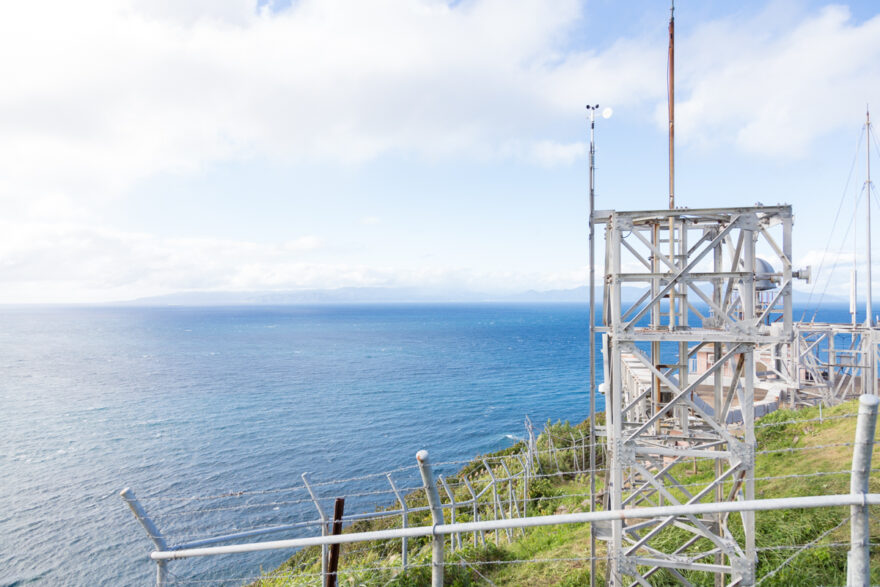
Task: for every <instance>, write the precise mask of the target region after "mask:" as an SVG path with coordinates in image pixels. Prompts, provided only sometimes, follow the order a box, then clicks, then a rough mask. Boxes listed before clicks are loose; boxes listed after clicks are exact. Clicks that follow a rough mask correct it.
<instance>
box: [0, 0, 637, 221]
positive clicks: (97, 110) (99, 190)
mask: <svg viewBox="0 0 880 587" xmlns="http://www.w3.org/2000/svg"><path fill="white" fill-rule="evenodd" d="M580 10H581V7H580V5H579V3H578V2H576V1H575V0H564V1H562V2H557V3H554V4H553V5H552V7H550V8H548V5H547V4H545V3H544V2H541V1H539V0H517V1H501V0H474V1H471V2H463V3H460V4H456V5H449V4H447V3H446V2H442V1H438V0H421V1H417V2H410V1H404V0H382V1H380V2H370V3H365V2H359V1H352V0H330V1H328V0H320V1H319V0H302V1H300V2H296V3H294V4H293V6H292V7H291V8H289V9H287V10H283V11H281V12H278V13H271V12H270V11H268V10H262V11H258V10H257V9H256V7H255V5H254V2H253V0H238V1H236V0H225V1H223V2H205V1H201V0H199V1H191V2H166V1H162V2H158V3H157V2H146V1H143V0H128V1H127V2H125V1H119V2H111V1H109V0H88V1H83V2H76V3H70V2H64V1H60V0H59V1H56V2H52V1H48V2H43V3H39V4H34V3H27V2H25V3H14V4H7V5H4V7H3V9H2V10H0V51H2V53H3V54H4V55H7V56H14V58H10V59H4V60H3V61H2V62H0V76H2V79H3V80H4V84H3V87H2V89H0V176H3V177H4V182H5V185H2V186H0V188H2V193H3V196H4V199H5V200H9V199H10V198H12V199H15V198H19V197H23V196H27V197H29V198H37V197H43V195H44V194H45V193H47V192H58V191H63V192H67V193H74V194H77V196H78V197H80V198H86V197H87V198H92V199H94V198H99V201H100V198H106V197H111V196H113V195H116V194H119V193H121V192H124V191H125V190H126V189H127V188H128V187H130V186H131V185H132V184H133V183H134V182H136V181H138V180H140V179H142V178H145V177H149V176H151V175H154V174H156V173H160V172H171V173H176V172H185V173H190V172H194V171H198V170H199V169H200V168H202V166H204V165H206V164H208V163H212V162H215V161H223V160H226V159H232V158H235V159H240V158H247V157H269V158H274V159H278V160H282V161H283V160H290V159H296V160H302V159H305V160H315V159H320V160H329V161H333V162H338V161H342V162H360V161H366V160H369V159H372V158H375V157H377V156H379V155H382V154H384V153H388V152H392V151H398V152H399V151H408V152H416V153H421V154H423V155H427V156H438V155H456V156H462V155H463V156H467V155H478V156H481V157H487V156H488V157H493V156H498V155H501V154H503V153H502V150H503V145H504V144H505V143H506V142H509V141H519V142H521V143H523V144H524V145H527V146H528V145H532V144H533V145H534V151H535V152H536V153H537V159H538V161H539V163H542V164H543V163H545V162H546V161H545V160H546V159H547V157H548V156H549V157H550V158H551V159H554V160H555V159H556V158H557V157H556V156H555V155H554V154H548V149H547V145H550V144H552V143H553V142H554V139H553V138H552V137H549V136H548V132H549V131H548V130H547V129H548V127H549V126H552V125H550V124H548V122H552V121H553V120H558V118H557V117H560V116H561V115H563V113H564V117H565V118H570V117H572V116H582V110H583V104H582V102H583V97H582V92H583V91H587V90H589V92H590V95H591V96H596V95H601V96H608V97H609V98H610V97H612V96H613V97H617V98H620V99H623V97H624V96H638V95H640V94H641V93H642V91H643V90H644V88H645V86H646V84H647V82H646V80H645V79H644V75H643V74H644V73H645V70H644V68H637V69H636V70H631V69H629V68H627V67H626V64H627V63H632V62H641V60H640V59H637V57H638V56H639V55H638V52H639V49H638V47H635V48H634V47H632V46H631V45H626V46H625V47H626V48H622V47H624V46H623V45H621V46H615V47H614V48H612V49H611V50H610V51H609V53H608V58H607V59H604V60H603V59H602V58H600V56H598V55H592V54H591V55H579V54H566V53H565V52H564V47H563V43H564V41H565V38H566V35H567V34H568V33H570V32H571V30H572V27H573V26H574V25H575V24H576V23H577V22H578V19H579V17H580ZM630 53H632V54H630ZM627 72H628V73H627ZM524 113H527V114H524ZM569 147H571V146H570V145H569ZM529 149H531V147H529ZM529 149H527V150H529ZM572 152H574V151H570V152H569V154H567V155H564V156H563V157H562V159H563V160H570V159H571V153H572ZM557 154H558V150H557ZM9 203H10V202H8V201H7V204H9Z"/></svg>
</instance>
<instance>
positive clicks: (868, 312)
mask: <svg viewBox="0 0 880 587" xmlns="http://www.w3.org/2000/svg"><path fill="white" fill-rule="evenodd" d="M865 136H866V139H865V161H866V163H865V165H866V166H867V176H866V179H865V193H866V195H867V197H866V198H865V202H867V204H866V206H865V208H866V221H867V226H868V231H867V240H868V242H867V244H866V246H865V252H866V255H867V263H868V268H867V269H868V299H867V301H866V302H865V326H867V327H869V328H870V327H871V326H873V325H874V312H873V310H872V308H871V110H870V109H869V108H868V107H867V106H866V107H865Z"/></svg>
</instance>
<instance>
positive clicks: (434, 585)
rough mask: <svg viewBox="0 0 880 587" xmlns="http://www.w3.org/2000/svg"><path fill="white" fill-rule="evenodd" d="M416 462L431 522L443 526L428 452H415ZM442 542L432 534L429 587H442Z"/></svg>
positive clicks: (440, 537)
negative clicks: (423, 486) (429, 510)
mask: <svg viewBox="0 0 880 587" xmlns="http://www.w3.org/2000/svg"><path fill="white" fill-rule="evenodd" d="M416 461H418V463H419V473H421V474H422V483H424V485H425V494H426V495H427V496H428V506H430V508H431V520H432V521H433V522H434V526H437V525H438V524H443V523H444V521H443V507H442V506H441V503H440V494H439V493H438V492H437V484H436V483H434V475H433V473H431V463H430V462H429V461H428V451H426V450H420V451H419V452H417V453H416ZM443 540H444V536H443V535H439V536H438V535H437V534H434V535H433V537H432V540H431V587H443V571H444V568H443V563H444V559H443Z"/></svg>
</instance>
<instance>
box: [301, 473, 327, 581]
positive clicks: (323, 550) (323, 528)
mask: <svg viewBox="0 0 880 587" xmlns="http://www.w3.org/2000/svg"><path fill="white" fill-rule="evenodd" d="M306 475H308V473H303V474H302V480H303V483H304V484H305V486H306V489H307V490H308V492H309V495H310V496H311V497H312V502H313V503H314V504H315V507H316V508H318V515H319V516H320V517H321V536H326V535H327V516H326V515H325V514H324V509H323V508H322V507H321V503H320V502H319V501H318V498H317V496H316V495H315V492H314V491H312V486H311V485H309V480H308V478H307V477H306ZM328 556H329V551H328V549H327V545H326V544H322V545H321V584H322V585H323V584H324V582H325V581H326V580H327V558H328Z"/></svg>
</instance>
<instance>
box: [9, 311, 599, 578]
mask: <svg viewBox="0 0 880 587" xmlns="http://www.w3.org/2000/svg"><path fill="white" fill-rule="evenodd" d="M587 311H588V310H587V307H586V306H583V305H546V306H543V305H522V306H507V305H396V306H366V305H361V306H314V307H308V306H286V307H234V308H183V307H179V308H119V307H112V308H111V307H102V308H19V309H12V308H7V309H2V310H0V431H2V441H0V585H29V584H39V585H147V584H150V583H151V582H152V581H153V576H154V573H155V565H154V564H153V563H152V562H150V561H149V559H148V554H149V552H150V551H151V550H152V545H151V543H150V542H149V540H148V538H147V537H146V535H145V533H144V532H143V530H142V528H141V527H140V526H139V525H138V524H137V522H136V521H135V519H134V518H133V516H132V515H131V513H130V512H129V511H128V509H127V507H126V506H125V505H124V503H123V501H122V500H121V499H120V497H119V491H120V490H121V489H123V488H124V487H127V486H130V487H131V488H132V489H133V490H134V491H135V492H136V493H137V495H138V496H139V497H141V498H143V500H144V505H145V507H146V508H147V510H148V511H149V512H151V513H152V514H154V515H155V516H156V520H157V523H158V525H159V528H160V530H162V531H163V532H164V533H166V534H167V535H170V537H171V539H172V543H175V542H180V541H183V540H187V539H190V538H194V537H200V536H205V535H208V534H210V533H211V532H217V531H231V530H235V529H242V528H247V527H250V526H259V525H266V524H277V523H289V522H292V521H296V520H300V519H313V518H315V517H316V516H315V512H314V510H313V509H310V508H312V507H313V506H312V504H310V503H307V502H305V501H304V500H303V499H302V498H303V495H302V492H301V491H300V493H297V494H290V495H288V494H285V493H283V492H278V493H269V494H265V495H261V494H248V495H253V497H252V498H250V497H248V496H246V500H245V501H244V502H241V501H236V502H234V503H236V504H237V505H236V507H226V505H227V504H229V503H231V502H230V501H229V500H226V501H223V500H220V501H188V500H187V499H180V500H175V499H174V498H175V497H183V498H186V497H188V496H208V495H220V494H223V495H227V494H230V493H233V494H234V493H237V492H252V491H259V490H272V489H277V488H285V487H291V486H295V485H301V480H300V474H301V473H303V472H306V471H308V472H310V478H311V479H312V480H313V481H316V482H322V481H328V480H333V479H340V478H353V477H361V476H367V477H366V478H364V479H362V480H357V481H355V482H353V483H354V485H352V484H349V485H346V486H345V490H346V491H350V490H351V487H354V488H355V489H358V490H360V491H362V492H367V493H369V491H370V490H371V489H373V488H377V487H379V486H382V487H387V482H386V481H385V480H384V478H381V477H369V475H370V474H373V473H377V472H380V471H387V470H392V469H396V468H398V467H407V466H411V465H413V464H414V455H415V453H416V451H417V450H419V449H423V448H425V449H428V450H429V451H430V453H431V457H432V460H434V461H455V460H460V459H468V458H470V457H472V456H474V455H476V454H478V453H481V452H487V451H491V450H495V449H498V448H502V447H504V446H508V445H510V444H511V443H512V442H513V439H514V438H516V437H518V436H522V435H523V434H524V427H523V419H524V417H525V416H526V415H528V416H530V417H531V419H532V420H533V421H534V422H535V423H536V424H539V425H540V424H541V423H543V422H544V421H546V420H547V419H553V420H557V419H562V420H570V421H572V422H575V421H580V420H582V419H584V418H585V417H586V416H587V414H588V396H587V382H588V378H589V371H588V353H587V344H588V336H587V322H588V320H587ZM597 358H598V357H597ZM599 364H600V365H601V363H599ZM599 375H601V370H600V371H599ZM600 408H601V403H600ZM447 468H455V467H452V466H448V467H447ZM408 474H409V473H401V479H400V482H401V483H402V484H404V485H405V484H406V475H408ZM383 484H384V485H383ZM336 490H339V491H341V490H342V489H341V488H334V487H332V486H326V485H322V486H321V487H319V489H318V491H319V494H321V495H322V497H329V496H331V494H332V491H336ZM267 496H268V498H269V502H268V503H270V506H268V507H267V506H266V505H265V504H266V503H267V500H266V497H267ZM247 499H252V501H247ZM359 499H360V502H356V503H355V504H354V505H355V506H361V511H363V510H364V509H365V507H366V506H365V502H366V501H374V502H375V503H382V504H387V503H390V499H391V498H390V497H389V496H388V495H387V494H378V493H377V494H376V496H375V498H373V497H370V496H369V495H367V496H361V497H360V498H359ZM272 500H274V501H272ZM242 503H244V504H245V505H247V504H250V505H252V506H253V507H251V508H248V507H242ZM346 507H347V510H346V511H348V507H349V506H348V504H347V506H346ZM287 536H289V535H287ZM281 537H285V536H273V537H272V538H281ZM289 554H290V553H289V552H276V553H269V554H259V555H247V556H240V555H238V556H224V557H218V558H214V559H211V560H205V559H202V560H197V561H181V562H175V563H172V565H171V568H172V571H173V572H174V573H176V574H179V575H181V576H186V577H199V578H230V577H233V578H234V577H246V576H249V575H253V574H254V573H257V572H259V569H260V567H261V566H262V567H263V568H272V567H274V566H275V565H277V564H278V563H280V562H281V561H283V560H284V559H285V558H286V557H287V556H289ZM232 583H235V581H232Z"/></svg>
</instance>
